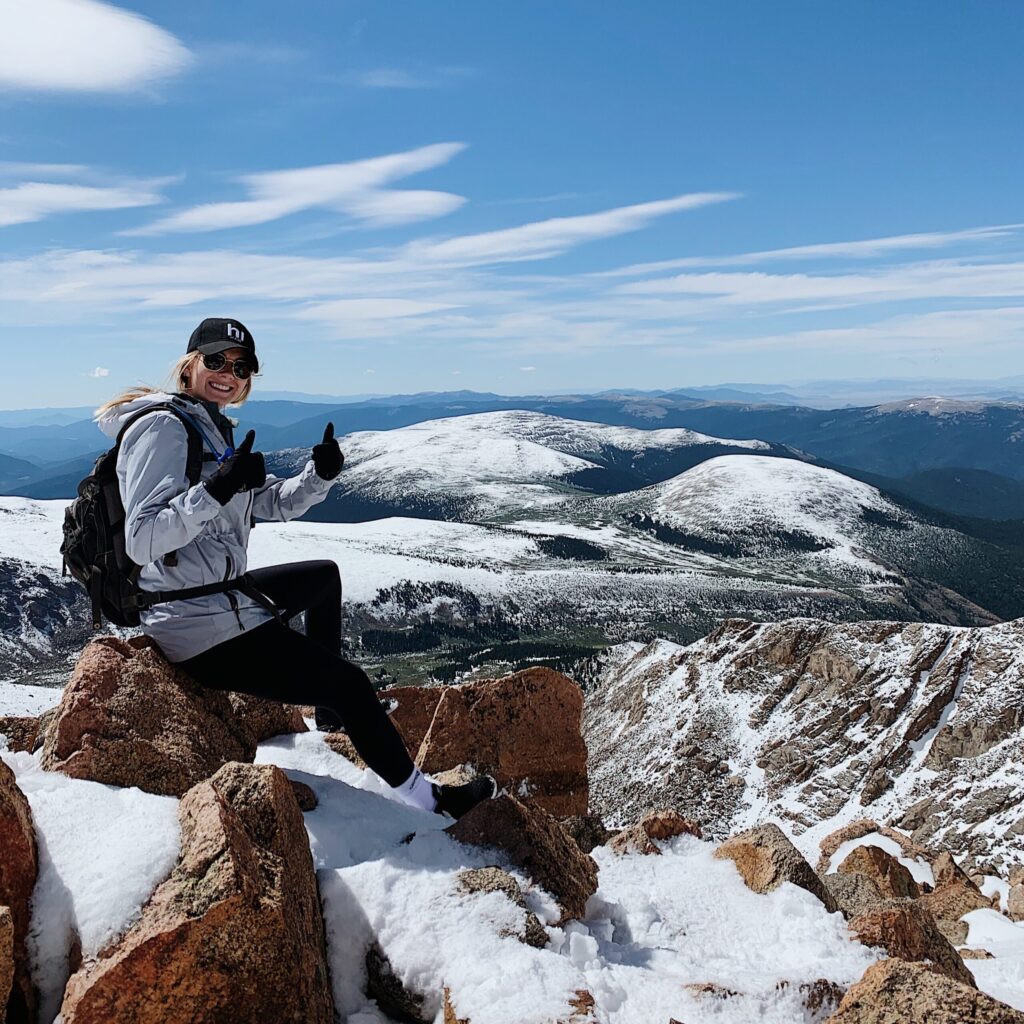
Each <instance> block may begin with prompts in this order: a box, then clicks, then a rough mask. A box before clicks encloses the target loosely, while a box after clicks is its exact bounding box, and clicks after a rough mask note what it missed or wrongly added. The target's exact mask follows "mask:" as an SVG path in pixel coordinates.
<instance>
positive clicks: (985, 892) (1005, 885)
mask: <svg viewBox="0 0 1024 1024" xmlns="http://www.w3.org/2000/svg"><path fill="white" fill-rule="evenodd" d="M979 888H980V889H981V894H982V896H987V897H988V898H989V899H991V898H992V897H993V896H996V895H998V896H999V909H1000V910H1006V908H1007V904H1008V902H1009V899H1010V883H1009V882H1008V881H1006V879H1005V878H1000V877H999V876H998V875H986V876H985V877H984V879H983V880H982V883H981V885H980V886H979Z"/></svg>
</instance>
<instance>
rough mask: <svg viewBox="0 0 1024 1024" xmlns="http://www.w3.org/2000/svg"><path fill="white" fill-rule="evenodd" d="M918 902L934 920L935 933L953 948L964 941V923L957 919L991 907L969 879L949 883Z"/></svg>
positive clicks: (965, 934) (990, 903)
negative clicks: (939, 933)
mask: <svg viewBox="0 0 1024 1024" xmlns="http://www.w3.org/2000/svg"><path fill="white" fill-rule="evenodd" d="M920 903H921V906H922V907H924V909H925V910H927V911H928V913H929V914H931V915H932V917H933V918H934V919H935V923H936V925H938V928H939V931H940V932H942V934H943V935H945V936H946V938H947V939H949V941H950V942H951V943H953V945H954V946H962V945H963V944H964V943H965V942H966V941H967V934H968V928H967V924H966V922H964V921H962V920H961V918H962V917H963V916H964V914H969V913H970V912H971V911H972V910H989V909H991V907H992V900H991V899H989V898H988V897H987V896H983V895H982V893H981V890H980V889H979V888H978V887H977V886H976V885H975V884H974V883H973V882H972V881H971V880H970V879H965V880H963V881H959V880H958V881H952V882H949V883H947V884H946V885H943V886H941V887H939V888H937V889H936V890H935V891H934V892H930V893H926V894H925V895H924V896H922V897H921V899H920Z"/></svg>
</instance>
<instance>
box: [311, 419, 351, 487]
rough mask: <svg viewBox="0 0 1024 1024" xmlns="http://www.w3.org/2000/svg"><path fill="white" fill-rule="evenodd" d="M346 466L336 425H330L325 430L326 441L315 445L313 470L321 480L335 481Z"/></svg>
mask: <svg viewBox="0 0 1024 1024" xmlns="http://www.w3.org/2000/svg"><path fill="white" fill-rule="evenodd" d="M343 465H345V456H344V455H342V454H341V448H339V447H338V442H337V439H336V438H335V436H334V424H333V423H328V424H327V428H326V429H325V430H324V439H323V440H322V441H321V442H320V443H319V444H315V445H313V468H314V469H315V470H316V475H317V476H318V477H320V479H321V480H333V479H334V478H335V477H336V476H337V475H338V474H339V473H340V472H341V467H342V466H343Z"/></svg>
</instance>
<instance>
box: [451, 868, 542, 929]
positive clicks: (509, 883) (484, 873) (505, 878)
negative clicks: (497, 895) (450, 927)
mask: <svg viewBox="0 0 1024 1024" xmlns="http://www.w3.org/2000/svg"><path fill="white" fill-rule="evenodd" d="M459 888H460V889H461V890H462V891H463V892H466V893H488V892H501V893H504V894H505V895H506V896H507V897H508V898H509V899H510V900H511V901H512V902H513V903H514V904H515V905H516V906H517V907H519V908H520V910H522V911H523V914H524V915H525V923H524V925H523V929H522V931H521V932H512V931H504V932H502V933H501V934H502V935H515V937H516V938H517V939H519V940H520V941H521V942H524V943H525V944H526V945H527V946H533V947H535V948H536V949H543V948H544V947H545V946H546V945H547V943H548V933H547V932H546V931H545V930H544V926H543V925H542V924H541V923H540V919H539V918H538V917H537V915H536V914H535V913H534V912H533V911H532V910H530V909H529V907H527V905H526V899H525V898H524V896H523V890H522V889H521V888H520V887H519V883H518V882H517V881H516V880H515V878H513V877H512V875H510V874H509V873H508V872H507V871H504V870H503V869H502V868H499V867H486V868H467V869H466V870H465V871H460V872H459Z"/></svg>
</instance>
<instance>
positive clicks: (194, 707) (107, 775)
mask: <svg viewBox="0 0 1024 1024" xmlns="http://www.w3.org/2000/svg"><path fill="white" fill-rule="evenodd" d="M255 753H256V740H255V737H254V736H253V734H252V732H251V731H250V730H249V728H248V727H247V726H246V725H245V724H244V723H242V722H240V721H239V720H238V719H237V717H236V715H235V713H234V711H233V710H232V708H231V703H230V701H229V699H228V696H227V694H226V693H219V692H217V691H214V690H204V689H201V688H200V687H199V686H197V685H196V684H195V683H194V682H193V681H192V680H191V679H190V678H189V677H188V676H187V675H185V673H184V672H181V671H180V670H179V669H177V668H175V667H174V666H172V665H170V664H169V663H168V662H167V661H166V660H165V659H164V657H163V656H162V655H161V654H160V653H159V652H158V651H157V650H156V649H155V648H153V647H151V646H144V647H141V648H139V647H137V646H134V645H132V644H129V643H126V642H125V641H123V640H119V639H117V638H115V637H101V638H100V639H98V640H94V641H93V642H92V643H90V644H89V645H88V646H87V647H86V648H85V650H84V651H83V652H82V655H81V657H80V658H79V659H78V664H77V665H76V666H75V669H74V671H73V672H72V674H71V678H70V680H69V681H68V684H67V686H66V687H65V688H64V694H63V697H62V698H61V702H60V705H59V706H58V709H57V714H56V716H55V718H54V720H53V722H52V723H51V725H50V727H49V729H48V731H47V735H46V740H45V742H44V743H43V755H42V765H43V767H44V768H46V769H48V770H50V771H59V772H63V773H64V774H65V775H70V776H71V777H73V778H76V779H92V780H94V781H96V782H104V783H107V784H109V785H115V786H138V787H139V789H143V790H145V791H146V792H148V793H159V794H163V795H170V796H181V795H182V794H183V793H185V792H186V791H187V790H188V789H189V788H190V787H191V786H194V785H195V784H196V783H197V782H199V781H201V780H202V779H206V778H209V777H210V776H211V775H212V774H213V773H214V772H215V771H216V770H217V769H218V768H219V767H220V766H221V765H223V764H225V763H227V762H228V761H252V759H253V757H254V756H255Z"/></svg>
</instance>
